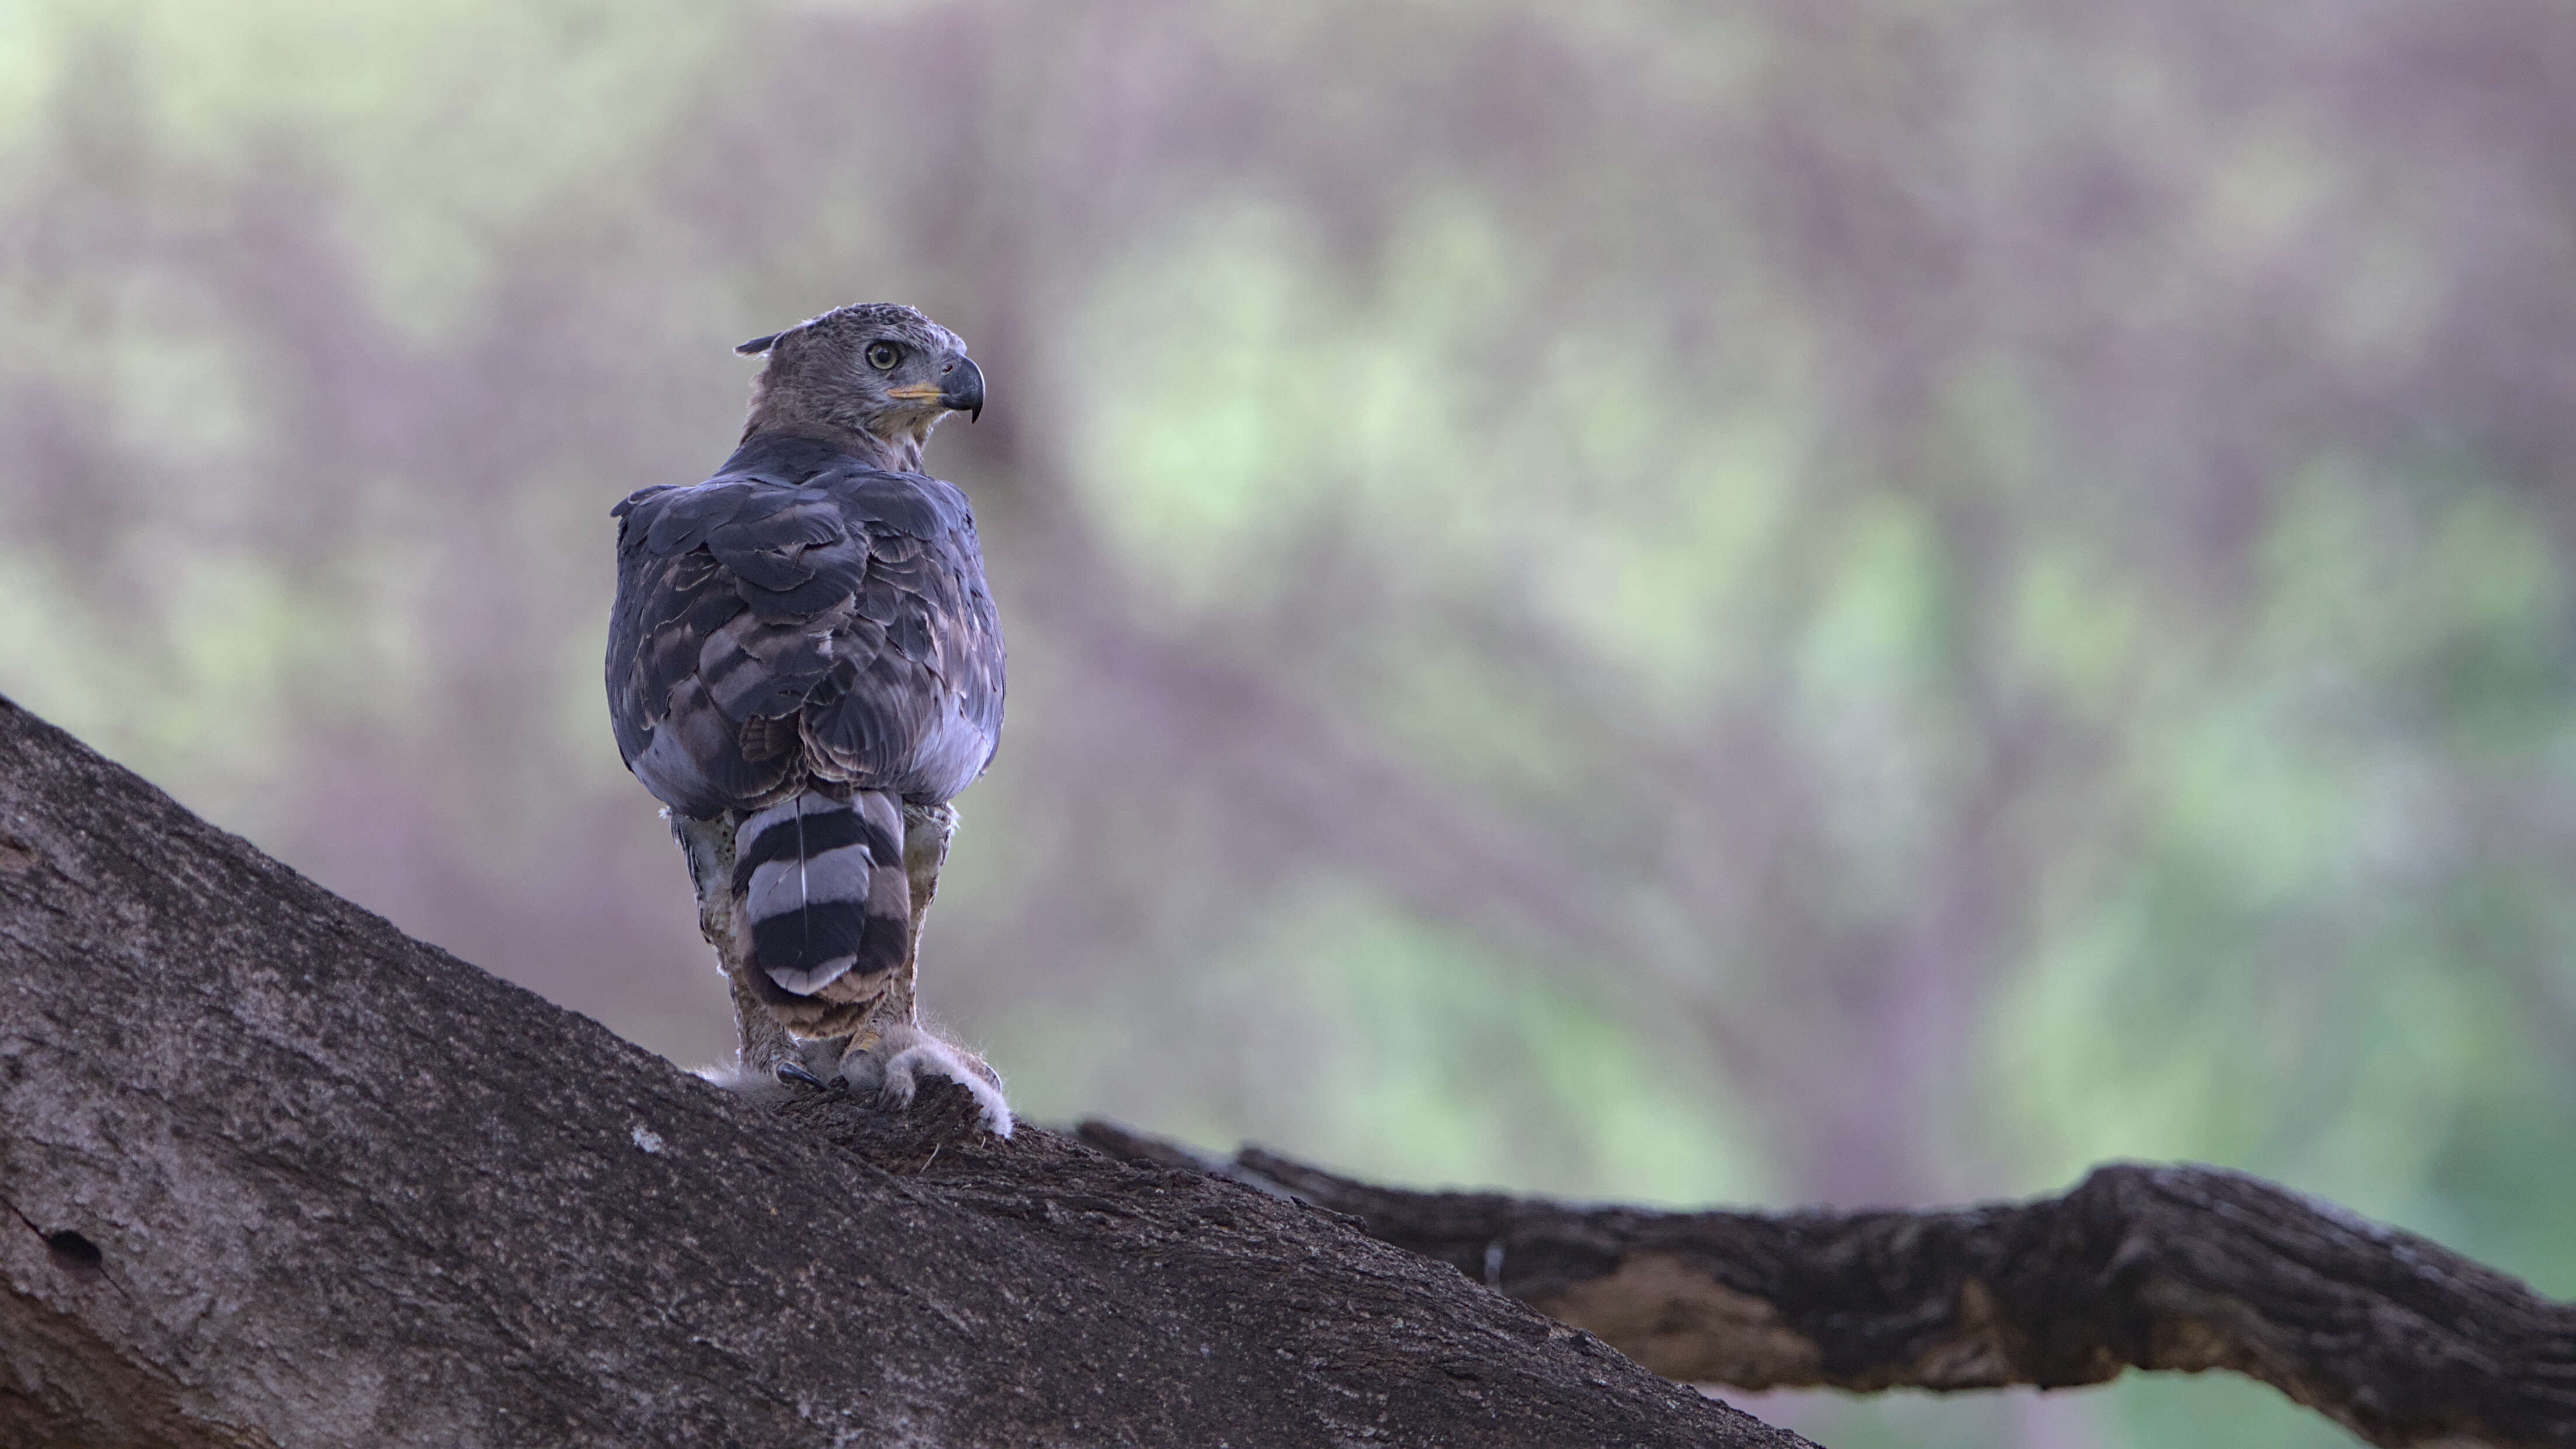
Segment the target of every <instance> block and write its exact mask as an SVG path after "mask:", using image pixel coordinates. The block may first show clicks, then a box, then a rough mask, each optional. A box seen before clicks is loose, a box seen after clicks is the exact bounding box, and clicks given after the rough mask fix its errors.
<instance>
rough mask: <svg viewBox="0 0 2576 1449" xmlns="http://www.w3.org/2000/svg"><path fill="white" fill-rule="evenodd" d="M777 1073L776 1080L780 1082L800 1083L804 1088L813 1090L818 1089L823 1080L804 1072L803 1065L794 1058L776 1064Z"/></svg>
mask: <svg viewBox="0 0 2576 1449" xmlns="http://www.w3.org/2000/svg"><path fill="white" fill-rule="evenodd" d="M777 1071H778V1080H780V1081H782V1082H787V1083H791V1084H792V1083H796V1082H802V1083H804V1084H805V1085H806V1086H809V1087H815V1088H820V1087H821V1086H822V1085H823V1079H822V1078H821V1077H818V1076H816V1075H814V1074H813V1073H812V1072H809V1071H807V1070H805V1064H804V1063H803V1062H800V1061H798V1060H796V1059H795V1058H794V1057H789V1058H788V1059H787V1060H785V1061H783V1062H780V1063H779V1064H778V1067H777Z"/></svg>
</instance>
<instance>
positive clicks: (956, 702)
mask: <svg viewBox="0 0 2576 1449" xmlns="http://www.w3.org/2000/svg"><path fill="white" fill-rule="evenodd" d="M739 350H740V351H742V352H744V353H748V354H756V355H765V356H766V358H767V365H766V366H765V367H764V369H763V370H762V372H761V375H760V379H759V381H758V383H757V384H755V386H754V389H753V395H752V407H751V417H750V420H749V422H748V423H746V424H745V426H744V428H743V437H742V445H741V447H740V448H739V449H737V450H736V451H735V453H734V455H733V456H732V457H731V458H729V459H727V460H726V461H725V464H724V466H723V467H721V468H719V469H717V470H716V473H715V476H713V477H711V478H709V479H707V480H706V481H705V482H703V483H697V484H693V485H689V486H686V487H678V486H671V485H663V486H660V487H654V488H647V489H644V490H642V491H641V492H638V493H636V494H634V495H633V496H631V497H629V498H628V499H627V500H626V501H625V502H623V503H620V504H619V505H618V506H617V508H616V517H617V519H618V534H617V602H616V606H615V608H614V610H613V612H612V615H611V618H610V622H609V635H608V699H609V713H610V717H611V720H612V721H613V723H614V725H615V728H616V732H617V745H618V750H619V753H620V754H622V755H623V756H624V757H625V759H626V764H627V767H628V768H629V769H631V770H633V771H634V772H635V776H636V778H637V779H639V780H642V781H643V782H644V784H645V786H646V788H648V789H650V790H651V791H652V792H653V793H654V794H655V795H657V796H659V797H660V798H661V800H662V802H663V803H664V804H665V805H668V806H669V807H670V817H671V826H672V830H673V833H674V834H676V835H677V836H678V837H679V840H680V844H681V847H682V849H683V850H684V851H685V852H686V853H687V856H688V859H689V869H690V874H691V876H692V878H693V879H694V880H695V882H696V884H697V890H698V916H699V925H700V928H701V929H702V930H703V931H704V932H705V933H706V936H707V939H708V941H709V942H710V943H711V944H713V945H714V946H715V948H716V953H717V956H718V959H719V961H720V962H721V964H722V965H723V967H724V969H725V974H726V976H727V977H728V978H729V980H730V981H731V983H732V987H733V996H734V1007H735V1013H736V1024H737V1027H738V1028H739V1031H740V1038H741V1053H740V1061H739V1063H738V1070H739V1071H740V1072H743V1073H748V1074H752V1075H754V1076H765V1075H766V1074H768V1073H771V1072H776V1073H779V1074H781V1075H785V1076H792V1077H810V1075H811V1068H810V1067H809V1066H808V1065H807V1059H808V1058H809V1057H811V1056H815V1055H816V1054H817V1051H818V1049H819V1051H821V1052H826V1053H837V1055H838V1057H839V1066H840V1070H841V1071H842V1072H843V1073H844V1074H845V1075H846V1076H848V1077H849V1078H850V1079H851V1080H852V1081H854V1082H856V1083H859V1084H861V1085H865V1086H873V1087H879V1088H881V1089H882V1090H884V1091H885V1092H886V1093H887V1094H888V1096H889V1097H891V1098H892V1099H894V1100H895V1101H897V1102H900V1101H902V1100H905V1099H908V1098H909V1097H910V1095H911V1091H912V1085H913V1080H914V1077H915V1075H916V1074H917V1073H919V1072H923V1071H929V1072H935V1073H938V1074H941V1075H947V1076H953V1077H955V1078H957V1079H958V1080H959V1081H962V1082H964V1083H966V1085H967V1086H968V1087H969V1089H970V1090H974V1091H975V1092H976V1094H977V1095H978V1097H979V1098H980V1099H982V1100H983V1101H984V1103H985V1109H986V1115H987V1117H988V1118H989V1119H990V1120H991V1122H992V1124H993V1126H994V1128H995V1130H997V1131H1000V1132H1002V1133H1004V1134H1005V1135H1007V1134H1008V1133H1009V1131H1010V1113H1009V1109H1008V1107H1007V1106H1005V1105H1004V1104H1003V1101H1002V1096H1001V1092H1000V1082H999V1079H998V1078H997V1077H996V1076H995V1075H994V1074H993V1071H992V1069H991V1068H990V1067H988V1066H986V1065H985V1064H984V1063H983V1062H982V1061H981V1060H980V1059H978V1058H976V1057H975V1056H974V1055H973V1054H972V1053H969V1052H966V1051H963V1050H962V1049H960V1048H957V1047H954V1046H951V1045H950V1044H948V1043H946V1042H943V1041H941V1040H939V1039H938V1038H937V1037H934V1036H931V1035H929V1034H928V1033H927V1032H924V1031H923V1030H921V1028H920V1025H919V1021H918V1016H917V1011H916V1007H915V1002H914V996H913V976H914V969H915V962H916V958H917V951H918V947H919V941H920V932H921V918H922V914H923V912H924V911H925V910H927V908H928V907H929V904H930V898H931V895H932V893H933V892H934V891H935V890H936V888H937V885H938V874H939V867H940V864H941V862H942V861H944V860H945V859H946V857H947V850H948V839H949V836H950V834H951V832H952V831H953V830H954V828H955V820H956V816H955V812H954V811H953V810H951V809H950V807H949V805H948V801H949V800H950V799H951V798H952V797H953V796H955V795H956V794H957V793H958V792H959V791H961V790H963V789H965V788H966V786H967V785H969V784H971V783H972V782H973V781H974V779H975V777H976V776H977V775H979V774H981V773H983V770H984V767H985V765H986V764H987V763H989V762H990V761H991V759H992V757H993V750H994V747H995V745H996V744H997V743H998V742H999V740H1000V737H1001V728H1002V693H1003V682H1002V633H1001V625H1000V621H999V620H998V618H997V617H996V616H995V613H994V610H993V600H992V596H991V595H990V594H989V593H988V592H986V590H985V587H984V564H983V557H982V554H981V552H980V551H979V550H978V549H977V547H976V542H975V520H974V516H973V513H972V512H971V511H970V510H969V509H968V507H967V503H966V496H965V495H964V494H963V493H961V492H959V491H958V490H957V488H956V487H955V486H953V485H951V484H948V483H944V482H941V481H940V480H939V479H936V478H932V477H928V476H926V475H924V474H923V473H922V472H921V471H920V469H921V450H922V447H923V445H924V444H926V443H927V442H928V441H929V437H930V432H931V429H932V428H934V427H936V426H937V425H938V422H939V420H940V418H942V417H944V416H945V415H946V414H948V413H950V412H965V413H968V414H970V415H971V414H974V413H977V412H980V411H981V409H982V407H983V403H984V379H983V374H982V373H981V372H980V371H979V370H978V369H977V368H976V366H975V364H974V362H973V361H971V360H970V359H968V357H967V356H966V346H965V344H964V343H963V342H961V341H959V340H958V339H957V337H956V335H955V334H953V333H951V332H949V331H948V330H947V329H946V328H943V327H941V326H939V325H938V324H937V323H935V322H932V321H931V320H930V319H929V318H927V317H924V316H923V315H921V314H920V313H919V312H916V311H914V310H913V309H911V308H909V307H899V306H893V305H889V304H870V305H864V306H856V307H843V308H840V309H839V310H837V311H832V312H826V313H824V314H823V315H822V316H820V317H816V318H814V319H813V320H811V321H809V322H805V323H802V324H800V325H798V326H796V327H792V328H789V329H788V330H787V331H784V332H780V333H776V334H774V335H772V336H768V337H762V338H756V339H754V340H753V341H750V342H746V343H744V344H743V345H742V347H741V348H740V349H739ZM799 1038H802V1039H804V1042H805V1044H803V1045H800V1043H799V1040H798V1039H799Z"/></svg>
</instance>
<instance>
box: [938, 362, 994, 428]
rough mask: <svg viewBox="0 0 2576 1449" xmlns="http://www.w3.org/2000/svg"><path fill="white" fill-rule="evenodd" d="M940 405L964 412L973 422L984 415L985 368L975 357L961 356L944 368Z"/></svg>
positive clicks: (952, 410) (969, 420)
mask: <svg viewBox="0 0 2576 1449" xmlns="http://www.w3.org/2000/svg"><path fill="white" fill-rule="evenodd" d="M939 381H940V383H941V384H942V385H941V387H940V389H939V405H940V406H941V407H944V408H946V409H948V410H949V411H950V412H953V413H964V414H965V415H966V421H968V422H970V423H971V422H973V421H975V420H976V419H977V418H980V417H982V416H983V415H984V369H982V368H980V367H977V366H976V365H975V359H973V358H971V357H961V358H958V359H957V360H956V361H955V362H952V363H950V364H948V366H947V367H946V368H944V369H942V371H941V373H940V377H939Z"/></svg>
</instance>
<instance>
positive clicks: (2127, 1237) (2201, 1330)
mask: <svg viewBox="0 0 2576 1449" xmlns="http://www.w3.org/2000/svg"><path fill="white" fill-rule="evenodd" d="M1080 1136H1081V1137H1082V1138H1083V1139H1084V1140H1085V1141H1087V1142H1090V1143H1091V1144H1092V1145H1093V1146H1096V1147H1099V1148H1101V1149H1102V1150H1104V1151H1107V1152H1110V1153H1113V1154H1116V1155H1121V1156H1125V1157H1128V1158H1130V1159H1132V1160H1137V1161H1146V1162H1156V1163H1162V1164H1166V1165H1180V1164H1182V1163H1195V1164H1197V1165H1198V1166H1200V1167H1201V1168H1202V1169H1203V1170H1206V1171H1210V1172H1213V1173H1215V1174H1218V1175H1220V1176H1224V1177H1227V1178H1231V1179H1233V1180H1236V1181H1240V1182H1244V1183H1247V1184H1250V1185H1253V1186H1256V1187H1260V1188H1263V1189H1264V1190H1267V1191H1272V1192H1279V1193H1283V1194H1288V1195H1293V1196H1294V1197H1296V1198H1297V1199H1299V1200H1300V1201H1304V1202H1309V1203H1313V1204H1315V1205H1316V1206H1319V1207H1324V1208H1329V1209H1331V1210H1333V1211H1335V1212H1339V1213H1347V1214H1349V1215H1350V1216H1351V1217H1353V1218H1355V1219H1357V1220H1358V1221H1359V1223H1360V1224H1361V1226H1362V1227H1363V1228H1364V1229H1365V1230H1366V1231H1367V1232H1368V1233H1369V1234H1370V1235H1371V1236H1373V1237H1377V1238H1381V1239H1384V1240H1385V1241H1387V1242H1390V1243H1393V1244H1395V1245H1397V1246H1398V1247H1403V1248H1408V1249H1411V1250H1412V1251H1414V1252H1416V1253H1420V1254H1422V1255H1424V1256H1425V1257H1430V1258H1436V1259H1439V1260H1440V1261H1442V1262H1444V1263H1448V1264H1449V1265H1451V1266H1452V1267H1455V1268H1456V1269H1458V1270H1459V1271H1460V1272H1461V1273H1464V1274H1466V1275H1467V1276H1468V1277H1470V1278H1473V1279H1475V1280H1477V1281H1479V1282H1482V1283H1486V1284H1489V1285H1491V1286H1494V1287H1497V1288H1499V1289H1501V1290H1502V1291H1503V1292H1506V1293H1509V1294H1510V1295H1512V1296H1513V1297H1515V1298H1518V1299H1520V1300H1521V1301H1522V1302H1524V1303H1527V1304H1529V1305H1530V1306H1531V1307H1533V1308H1536V1309H1538V1310H1539V1311H1541V1312H1543V1313H1546V1314H1548V1315H1550V1316H1551V1317H1554V1318H1558V1319H1561V1320H1563V1321H1565V1322H1567V1323H1571V1324H1575V1325H1577V1326H1579V1327H1583V1328H1587V1329H1589V1330H1591V1331H1592V1332H1594V1333H1597V1334H1599V1335H1600V1336H1601V1337H1602V1339H1603V1340H1604V1341H1606V1342H1608V1343H1609V1344H1610V1345H1611V1346H1613V1347H1615V1348H1617V1349H1619V1350H1620V1351H1621V1352H1623V1353H1625V1354H1627V1355H1628V1356H1629V1357H1631V1358H1633V1359H1635V1360H1637V1361H1638V1362H1639V1363H1642V1364H1644V1365H1645V1366H1646V1367H1648V1368H1651V1369H1654V1370H1655V1371H1657V1372H1658V1373H1663V1374H1668V1375H1670V1376H1672V1377H1674V1378H1677V1379H1685V1380H1692V1381H1697V1382H1703V1383H1715V1384H1724V1385H1729V1386H1732V1387H1736V1388H1745V1389H1766V1388H1777V1387H1798V1386H1806V1385H1824V1386H1831V1387H1834V1388H1841V1389H1850V1390H1854V1391H1857V1392H1863V1393H1867V1392H1873V1391H1876V1390H1881V1389H1891V1388H1921V1389H1981V1388H1995V1387H2000V1386H2003V1385H2006V1384H2033V1385H2037V1386H2039V1387H2042V1388H2061V1387H2066V1386H2069V1385H2074V1384H2091V1383H2100V1382H2103V1381H2105V1380H2108V1379H2111V1378H2114V1377H2116V1376H2118V1375H2119V1373H2120V1372H2121V1371H2122V1370H2124V1369H2129V1368H2142V1369H2172V1370H2180V1371H2184V1372H2195V1371H2199V1370H2203V1369H2213V1368H2216V1369H2232V1370H2235V1371H2236V1372H2238V1373H2242V1374H2246V1375H2248V1376H2250V1377H2253V1378H2257V1379H2260V1380H2262V1381H2263V1382H2265V1383H2268V1384H2271V1385H2272V1386H2273V1387H2275V1388H2278V1389H2280V1390H2281V1391H2282V1392H2283V1393H2286V1394H2288V1395H2289V1396H2290V1397H2291V1398H2293V1399H2295V1400H2297V1401H2298V1402H2300V1403H2302V1404H2306V1405H2308V1406H2309V1407H2311V1408H2314V1409H2316V1410H2318V1411H2319V1412H2321V1413H2323V1414H2326V1415H2327V1416H2329V1417H2331V1418H2333V1419H2334V1420H2336V1421H2337V1422H2338V1423H2341V1424H2343V1425H2344V1426H2345V1427H2347V1428H2349V1429H2351V1430H2352V1431H2353V1432H2354V1433H2356V1434H2358V1435H2360V1436H2361V1437H2362V1438H2364V1439H2366V1440H2368V1441H2370V1442H2371V1443H2373V1444H2384V1445H2409V1444H2421V1445H2431V1444H2437V1443H2438V1444H2450V1445H2459V1444H2486V1445H2494V1446H2498V1449H2506V1446H2511V1449H2526V1446H2528V1449H2540V1446H2545V1445H2556V1446H2565V1445H2569V1444H2576V1305H2569V1304H2563V1303H2553V1302H2550V1301H2549V1300H2547V1299H2544V1298H2542V1297H2540V1296H2538V1295H2537V1294H2535V1293H2533V1292H2532V1291H2531V1290H2530V1289H2529V1288H2528V1287H2526V1286H2524V1285H2523V1284H2522V1283H2521V1282H2519V1281H2518V1280H2516V1279H2513V1278H2509V1277H2507V1276H2505V1275H2504V1274H2501V1273H2497V1272H2494V1271H2492V1270H2490V1269H2487V1268H2484V1267H2481V1266H2479V1265H2478V1264H2476V1263H2473V1262H2471V1261H2469V1260H2468V1259H2466V1258H2463V1257H2461V1256H2459V1255H2458V1254H2456V1253H2453V1252H2450V1251H2449V1250H2447V1249H2445V1248H2442V1247H2440V1246H2439V1245H2437V1244H2434V1243H2431V1242H2428V1241H2426V1240H2425V1239H2423V1238H2419V1237H2416V1236H2414V1235H2413V1234H2411V1233H2403V1232H2399V1231H2397V1230H2395V1229H2393V1228H2387V1227H2382V1226H2380V1225H2378V1224H2376V1223H2371V1222H2366V1221H2364V1220H2362V1219H2361V1218H2359V1217H2356V1216H2354V1215H2353V1214H2351V1213H2349V1212H2346V1211H2344V1210H2343V1209H2342V1208H2339V1207H2336V1206H2335V1205H2333V1204H2331V1203H2327V1202H2322V1201H2319V1200H2317V1199H2315V1198H2310V1197H2305V1196H2302V1195H2300V1194H2298V1193H2294V1192H2291V1191H2289V1190H2287V1189H2285V1188H2281V1187H2276V1186H2274V1185H2273V1184H2271V1183H2268V1182H2264V1181H2262V1180H2261V1179H2259V1178H2253V1177H2248V1176H2246V1175H2244V1174H2242V1173H2235V1172H2226V1171H2222V1170H2220V1169H2217V1168H2213V1167H2195V1166H2180V1167H2145V1166H2135V1165H2127V1164H2120V1165H2113V1166H2107V1167H2102V1168H2097V1169H2095V1170H2094V1172H2093V1173H2092V1175H2091V1176H2089V1177H2087V1178H2086V1179H2085V1180H2084V1181H2083V1182H2082V1183H2081V1184H2079V1185H2078V1186H2077V1187H2076V1188H2075V1189H2074V1190H2073V1191H2072V1192H2069V1193H2067V1194H2066V1195H2064V1196H2062V1197H2054V1198H2040V1199H2036V1200H2034V1201H2031V1202H2025V1203H2001V1204H1991V1205H1986V1206H1979V1207H1966V1208H1947V1209H1933V1210H1926V1211H1921V1212H1897V1211H1868V1212H1833V1211H1826V1210H1806V1211H1800V1212H1793V1213H1783V1214H1778V1215H1776V1216H1775V1215H1766V1214H1756V1213H1725V1212H1704V1213H1667V1212H1653V1211H1646V1210H1641V1209H1636V1208H1622V1207H1576V1206H1568V1205H1564V1204H1558V1203H1552V1202H1546V1201H1541V1200H1536V1199H1529V1198H1514V1197H1505V1196H1501V1195H1499V1194H1493V1193H1446V1192H1405V1191H1398V1190H1394V1189H1389V1188H1382V1187H1372V1186H1369V1185H1368V1184H1366V1183H1360V1182H1354V1181H1352V1180H1351V1179H1349V1178H1345V1177H1339V1176H1336V1175H1334V1174H1332V1173H1329V1172H1325V1171H1322V1170H1320V1169H1318V1168H1314V1167H1309V1166H1307V1165H1306V1164H1304V1163H1301V1162H1296V1161H1293V1160H1291V1159H1289V1158H1285V1157H1281V1156H1278V1155H1277V1154H1275V1153H1269V1152H1264V1151H1262V1150H1261V1149H1259V1148H1246V1149H1245V1150H1244V1151H1243V1152H1242V1153H1241V1154H1240V1155H1239V1156H1237V1157H1235V1158H1234V1159H1233V1160H1231V1161H1227V1160H1224V1159H1210V1158H1203V1157H1200V1156H1198V1155H1197V1154H1194V1153H1192V1152H1190V1151H1189V1150H1188V1149H1185V1148H1181V1147H1179V1146H1177V1145H1175V1144H1173V1143H1170V1142H1166V1141H1163V1140H1160V1139H1157V1138H1152V1137H1147V1136H1144V1135H1143V1134H1140V1133H1135V1132H1131V1131H1129V1130H1127V1129H1125V1128H1122V1127H1118V1126H1115V1125H1112V1124H1110V1123H1105V1122H1086V1123H1084V1124H1083V1125H1082V1127H1081V1129H1080Z"/></svg>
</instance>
